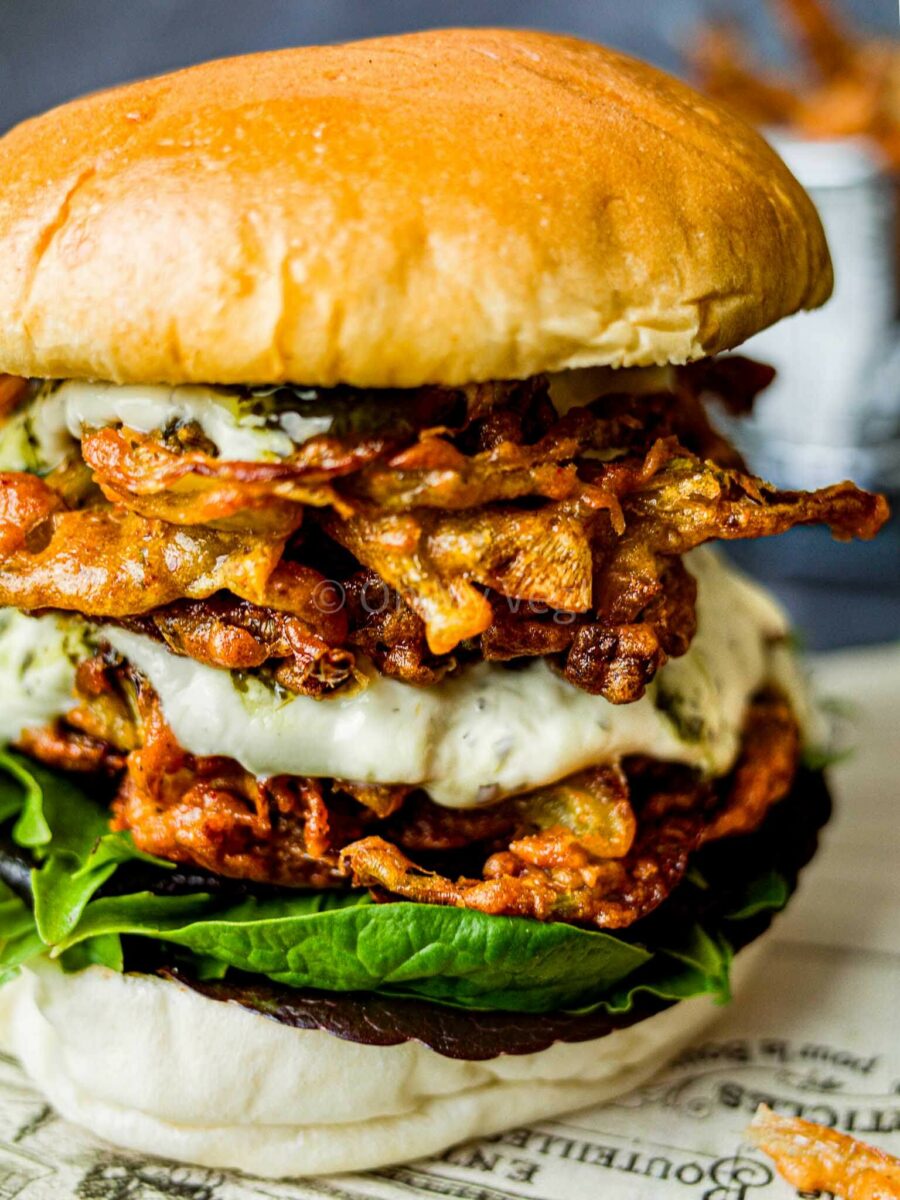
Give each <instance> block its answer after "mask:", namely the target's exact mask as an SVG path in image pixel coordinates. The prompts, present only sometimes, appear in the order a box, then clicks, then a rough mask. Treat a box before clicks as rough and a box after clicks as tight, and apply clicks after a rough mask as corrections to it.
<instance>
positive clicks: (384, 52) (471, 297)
mask: <svg viewBox="0 0 900 1200" xmlns="http://www.w3.org/2000/svg"><path fill="white" fill-rule="evenodd" d="M0 280H2V285H3V287H2V290H3V303H2V308H0V371H7V372H10V373H13V374H20V375H37V376H55V377H75V378H92V379H104V380H113V381H119V382H166V383H186V382H217V383H275V382H282V381H290V382H296V383H308V384H319V385H330V384H335V383H338V382H345V383H350V384H357V385H360V386H369V387H389V386H418V385H421V384H424V383H428V382H440V383H446V384H459V383H465V382H470V381H475V380H483V379H491V378H515V377H524V376H528V375H531V374H534V373H536V372H541V371H559V370H562V369H565V368H569V367H582V366H590V365H602V364H606V365H613V366H632V365H634V366H643V365H651V364H664V363H668V362H673V363H678V362H683V361H685V360H687V359H691V358H697V357H700V356H703V355H707V354H712V353H715V352H717V351H720V350H724V349H727V348H729V347H731V346H734V345H736V344H738V343H739V342H741V341H743V340H744V339H745V338H746V337H748V336H749V335H750V334H752V333H755V332H756V331H758V330H759V329H762V328H763V327H764V326H766V325H769V324H771V323H772V322H773V321H777V320H778V319H779V318H780V317H783V316H786V315H787V314H789V313H792V312H795V311H796V310H798V309H801V308H809V307H814V306H816V305H818V304H821V303H822V302H823V301H824V300H825V299H826V298H827V297H828V294H829V292H830V289H831V267H830V263H829V258H828V251H827V248H826V244H825V239H824V235H823V232H822V228H821V225H820V223H819V220H818V217H817V216H816V213H815V210H814V208H813V206H812V204H811V202H810V200H809V199H808V197H807V196H806V195H805V193H804V192H803V190H802V189H801V188H800V186H799V184H798V183H797V182H796V180H795V179H794V178H793V177H792V176H791V174H790V173H789V172H788V170H787V168H786V167H785V166H784V165H783V164H782V163H781V161H780V160H779V159H778V158H777V157H776V155H775V154H774V152H773V151H772V150H771V149H770V148H769V147H768V145H767V144H766V143H765V142H764V141H763V139H762V138H761V137H759V136H758V135H757V134H756V133H754V132H752V131H751V130H750V129H749V128H747V127H746V126H745V125H744V124H742V123H741V121H739V120H738V119H737V118H736V117H735V116H732V115H730V114H728V113H726V112H725V111H723V110H722V109H720V108H718V107H717V106H716V105H715V104H713V103H712V102H710V101H708V100H705V99H702V98H701V97H700V96H699V95H697V94H696V93H695V92H693V91H692V90H690V89H689V88H688V87H687V86H685V85H684V84H681V83H679V82H677V81H675V80H674V79H671V78H669V77H668V76H666V75H663V74H661V73H660V72H659V71H656V70H654V69H653V68H651V67H649V66H646V65H645V64H643V63H640V62H636V61H635V60H633V59H631V58H628V57H626V56H624V55H621V54H617V53H614V52H613V51H610V50H606V49H604V48H602V47H600V46H596V45H592V44H590V43H587V42H582V41H578V40H576V39H575V38H570V37H558V36H553V35H550V34H544V33H527V32H517V31H511V30H474V29H451V30H444V31H437V32H426V33H417V34H411V35H407V36H403V37H391V38H383V39H379V40H375V41H366V42H356V43H351V44H349V45H343V46H325V47H304V48H300V49H292V50H283V51H278V52H275V53H266V54H255V55H251V56H248V57H243V58H232V59H224V60H221V61H218V62H211V63H206V64H204V65H202V66H198V67H193V68H191V69H189V70H185V71H180V72H178V73H176V74H172V75H167V76H163V77H161V78H158V79H151V80H148V81H144V82H140V83H133V84H130V85H128V86H125V87H119V88H114V89H113V90H111V91H106V92H102V93H100V94H97V95H93V96H88V97H86V98H84V99H81V100H77V101H75V102H73V103H71V104H67V105H64V106H63V107H61V108H57V109H55V110H53V111H52V112H49V113H47V114H45V115H44V116H42V117H38V118H36V119H34V120H31V121H26V122H25V123H24V124H22V125H20V126H18V127H17V128H16V129H14V130H12V132H11V133H9V134H7V136H6V137H5V138H3V139H2V140H0Z"/></svg>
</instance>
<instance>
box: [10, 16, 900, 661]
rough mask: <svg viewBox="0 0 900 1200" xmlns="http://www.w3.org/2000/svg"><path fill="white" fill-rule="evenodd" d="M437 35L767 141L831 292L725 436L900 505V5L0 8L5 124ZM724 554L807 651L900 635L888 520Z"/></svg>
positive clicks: (895, 547) (786, 336) (786, 331)
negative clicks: (733, 124) (462, 37)
mask: <svg viewBox="0 0 900 1200" xmlns="http://www.w3.org/2000/svg"><path fill="white" fill-rule="evenodd" d="M445 24H458V25H459V24H462V25H482V24H502V25H519V26H531V27H536V28H542V29H554V30H562V31H566V32H571V33H576V34H579V35H581V36H584V37H588V38H592V39H594V40H597V41H602V42H606V43H608V44H610V45H613V46H617V47H619V48H621V49H623V50H626V51H628V52H630V53H633V54H636V55H639V56H640V57H642V58H646V59H649V60H650V61H652V62H655V63H657V64H658V65H660V66H662V67H665V68H666V69H668V70H670V71H674V72H676V73H677V74H680V75H682V76H685V77H686V78H689V79H691V80H692V81H693V82H694V83H696V84H699V85H700V86H702V87H704V88H705V89H706V90H707V91H709V92H710V93H711V94H713V95H715V96H717V97H718V98H719V99H721V100H724V101H725V102H726V103H729V104H731V105H732V106H733V107H735V108H736V109H738V110H739V111H740V112H742V114H743V115H744V116H745V117H746V118H747V119H748V120H750V121H752V122H753V123H755V124H757V125H758V126H760V127H761V128H762V129H763V130H764V132H765V133H766V134H767V136H769V137H770V138H771V139H772V140H773V141H774V142H775V143H776V145H777V147H778V148H779V150H780V151H781V153H782V154H783V155H784V157H785V158H786V159H787V161H788V163H789V165H790V166H791V167H792V169H793V170H794V172H795V174H797V175H798V177H799V178H800V180H801V182H803V183H804V184H805V185H806V186H807V187H808V188H809V189H810V191H811V193H812V195H813V198H814V200H815V202H816V204H817V205H818V207H819V210H820V212H821V214H822V217H823V220H824V222H825V225H826V230H827V232H828V235H829V240H830V242H831V246H832V252H833V255H834V258H835V263H836V277H837V287H836V294H835V298H834V300H833V301H832V303H831V304H830V305H829V306H828V307H827V308H826V309H825V310H823V311H822V312H821V313H817V314H811V315H804V316H800V317H796V318H792V319H791V320H789V321H787V322H783V323H782V324H781V325H780V326H779V327H778V329H777V330H774V331H772V332H767V333H764V334H762V335H761V336H759V337H758V338H756V339H753V342H752V343H751V344H750V347H749V351H748V352H749V353H751V354H755V355H756V356H757V357H759V358H763V359H766V360H768V361H770V362H772V363H773V364H774V365H775V366H776V367H778V369H779V377H778V380H777V382H776V384H775V385H774V386H773V388H772V389H770V393H768V394H767V395H766V397H765V398H764V399H763V401H762V402H761V403H760V405H759V407H758V411H757V413H756V414H755V415H754V417H753V418H752V420H750V421H749V422H745V423H743V426H742V427H741V428H737V427H735V428H733V429H732V430H731V433H732V436H734V437H735V438H736V440H738V441H739V443H740V444H741V445H742V447H743V448H744V449H745V450H746V451H747V452H748V454H749V456H750V458H751V461H752V464H753V465H754V467H755V468H756V469H757V470H758V472H759V473H760V474H762V475H765V476H766V477H768V478H770V479H771V480H772V481H773V482H775V483H776V484H778V485H780V486H795V487H801V486H802V487H818V486H822V485H823V484H826V483H829V482H837V481H838V480H840V479H843V478H846V477H848V476H852V477H853V478H854V479H855V480H856V481H857V482H858V483H860V484H862V485H865V486H869V487H877V488H879V489H880V490H883V491H887V492H888V493H889V495H890V496H891V498H892V500H893V506H894V509H895V511H896V510H897V509H898V508H900V332H898V331H900V324H898V315H900V250H898V248H900V221H898V220H897V213H898V204H897V199H898V196H900V184H898V181H900V40H898V38H900V29H898V7H897V0H768V2H765V0H717V2H710V0H627V3H625V2H623V0H504V2H490V0H456V2H455V3H453V4H447V3H442V2H440V0H252V3H248V2H247V0H78V3H72V2H71V0H0V131H2V130H3V129H5V128H7V127H8V126H10V125H12V124H14V123H15V122H17V121H19V120H22V119H23V118H25V117H28V116H30V115H31V114H33V113H37V112H40V111H42V110H43V109H45V108H48V107H49V106H51V105H53V104H56V103H59V102H61V101H64V100H67V99H70V98H71V97H72V96H75V95H78V94H79V93H82V92H86V91H91V90H94V89H97V88H101V87H105V86H108V85H110V84H115V83H119V82H121V81H123V80H127V79H133V78H136V77H139V76H142V75H149V74H154V73H157V72H160V71H165V70H170V69H172V68H174V67H180V66H184V65H187V64H188V63H192V62H196V61H199V60H202V59H206V58H213V57H217V56H220V55H228V54H239V53H243V52H246V51H250V50H261V49H270V48H274V47H278V46H287V45H297V44H303V43H310V42H327V41H338V40H344V39H349V38H357V37H366V36H371V35H376V34H384V33H396V32H400V31H404V30H411V29H420V28H425V27H428V26H434V25H445ZM729 553H731V554H732V556H733V557H734V558H735V559H737V560H738V561H739V562H741V563H742V564H743V565H744V566H746V567H747V568H748V569H749V570H751V571H752V572H753V573H754V574H755V575H757V576H758V577H761V578H764V579H765V580H766V581H767V582H768V583H769V584H770V585H771V586H773V587H774V588H775V590H776V591H777V592H778V593H779V594H780V596H781V598H782V600H783V601H784V602H785V603H786V604H787V605H788V607H789V608H790V609H791V611H792V613H793V616H794V619H795V621H796V622H797V624H798V627H799V628H800V629H801V630H802V631H803V633H804V634H805V637H806V639H807V642H808V644H809V645H810V647H811V648H814V649H820V648H827V647H833V646H841V645H853V644H859V643H865V642H883V641H887V640H890V639H895V638H897V637H900V519H898V517H895V518H894V519H893V520H892V522H891V524H890V526H889V527H888V528H887V529H886V530H885V531H884V532H883V533H882V535H881V536H880V537H879V538H878V539H877V540H876V541H875V542H872V543H868V544H860V543H854V544H853V545H851V546H840V545H837V544H835V543H833V542H832V541H831V540H830V538H829V536H828V534H827V533H824V532H823V531H821V530H798V531H795V532H794V533H792V534H789V535H787V536H785V537H781V538H777V539H767V540H764V541H761V542H755V543H743V544H742V543H735V544H733V545H732V546H731V547H729Z"/></svg>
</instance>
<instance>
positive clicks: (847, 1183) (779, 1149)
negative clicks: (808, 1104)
mask: <svg viewBox="0 0 900 1200" xmlns="http://www.w3.org/2000/svg"><path fill="white" fill-rule="evenodd" d="M747 1137H748V1138H749V1140H750V1141H751V1142H753V1143H754V1144H755V1145H757V1146H758V1147H759V1148H760V1150H764V1151H765V1153H766V1154H768V1155H769V1156H770V1157H771V1158H772V1159H773V1161H774V1163H775V1166H776V1167H777V1168H778V1171H779V1173H780V1174H781V1175H782V1176H783V1177H784V1179H785V1180H787V1182H788V1183H789V1184H790V1185H791V1187H792V1188H796V1189H797V1191H798V1192H800V1193H802V1194H803V1195H819V1194H822V1195H825V1194H826V1193H827V1194H828V1195H834V1196H841V1197H842V1200H900V1159H898V1158H893V1157H892V1156H891V1155H890V1154H885V1152H884V1151H883V1150H877V1149H876V1148H875V1147H874V1146H868V1145H866V1143H865V1142H860V1141H858V1140H857V1139H856V1138H852V1137H848V1136H847V1134H845V1133H839V1132H838V1131H837V1130H836V1129H829V1128H827V1127H826V1126H824V1125H816V1124H814V1123H813V1122H812V1121H804V1120H803V1119H802V1118H800V1117H782V1116H780V1115H778V1114H777V1113H774V1112H772V1110H771V1109H770V1108H767V1107H766V1105H765V1104H761V1105H760V1106H759V1108H758V1109H757V1112H756V1115H755V1116H754V1118H753V1121H752V1123H751V1124H750V1127H749V1128H748V1130H747Z"/></svg>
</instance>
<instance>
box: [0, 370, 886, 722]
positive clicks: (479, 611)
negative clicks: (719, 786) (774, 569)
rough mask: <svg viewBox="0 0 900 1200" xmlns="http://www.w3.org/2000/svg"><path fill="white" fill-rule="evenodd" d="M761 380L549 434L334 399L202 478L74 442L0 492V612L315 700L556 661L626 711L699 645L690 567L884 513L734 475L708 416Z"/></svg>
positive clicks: (162, 447) (453, 396)
mask: <svg viewBox="0 0 900 1200" xmlns="http://www.w3.org/2000/svg"><path fill="white" fill-rule="evenodd" d="M770 378H771V371H770V369H768V368H762V367H758V366H756V364H752V363H749V362H748V361H747V360H744V359H739V358H736V357H727V358H724V359H717V360H713V361H709V362H702V363H697V364H692V365H691V366H689V367H684V368H679V369H678V371H677V372H676V373H675V384H674V391H663V392H659V393H657V394H651V395H604V396H602V397H600V398H599V399H597V400H595V401H593V402H592V403H591V404H587V405H575V406H573V407H570V408H569V409H568V411H565V412H563V413H562V415H559V414H558V413H557V412H556V410H555V409H554V406H553V404H552V402H551V390H550V387H549V384H548V381H547V380H546V379H543V378H541V377H536V378H534V379H531V380H528V381H525V382H523V383H518V384H517V383H493V384H482V385H477V386H475V387H471V388H465V389H456V390H454V389H442V388H423V389H418V390H417V391H414V392H411V393H403V394H402V395H398V396H395V394H394V393H388V394H386V395H385V394H382V395H380V396H378V397H374V398H370V403H369V404H368V408H367V409H366V406H363V408H364V409H365V411H366V412H367V414H368V415H366V416H365V419H363V418H362V416H361V411H360V401H359V397H357V396H351V397H349V401H352V403H349V406H345V407H346V411H344V409H342V396H343V397H344V399H345V400H347V399H348V397H346V396H344V392H343V391H342V390H341V389H338V390H337V393H335V394H333V395H332V394H329V397H328V399H327V404H326V407H327V409H328V411H329V412H332V411H333V413H334V414H335V415H334V417H333V426H334V432H332V433H329V434H327V435H320V436H318V437H314V438H312V439H310V440H309V441H308V442H306V443H304V444H303V445H302V446H300V447H299V448H298V449H297V451H296V452H295V453H294V454H293V455H291V456H290V457H288V458H285V459H282V460H279V461H274V462H260V463H245V462H233V461H227V460H222V459H219V458H218V457H216V455H215V447H213V446H211V445H210V444H209V443H207V442H205V441H204V438H203V436H202V435H201V434H200V433H199V432H198V430H197V429H196V428H194V427H191V426H185V427H183V428H181V429H177V430H175V431H174V432H173V431H162V432H161V433H159V434H157V435H144V434H136V433H134V432H133V431H129V430H127V429H121V428H112V427H109V428H104V429H97V430H88V431H86V432H85V434H84V436H83V440H82V453H83V455H84V458H85V462H86V464H87V466H86V465H85V464H79V467H80V470H74V469H73V466H72V464H69V465H67V466H65V467H63V468H60V469H59V471H57V472H54V473H53V475H52V476H50V477H48V478H47V479H46V480H44V481H41V480H37V479H36V478H35V477H33V476H28V475H24V474H23V475H7V476H3V477H2V478H0V603H5V604H13V605H15V606H17V607H19V608H24V609H38V608H52V607H55V608H62V609H69V610H75V611H80V612H82V613H85V614H86V615H88V616H90V617H100V618H104V619H110V618H112V619H117V620H122V621H125V622H128V621H131V622H132V623H134V624H136V625H139V627H140V628H141V629H142V630H143V631H144V632H149V633H151V634H152V635H153V636H157V637H160V638H162V639H163V640H165V641H166V642H167V644H168V645H169V647H170V648H171V649H173V650H174V651H175V652H176V653H181V654H187V655H191V656H193V657H195V658H197V659H198V660H199V661H201V662H205V663H208V664H211V665H214V666H220V667H223V668H231V669H241V670H257V669H260V668H261V667H265V668H266V670H267V671H270V672H272V673H274V674H275V677H276V679H277V681H278V682H279V683H280V684H281V686H283V687H285V688H288V689H290V690H293V691H299V692H305V693H307V694H320V693H322V692H325V691H328V690H331V689H333V688H335V687H339V686H342V685H344V684H346V683H348V682H349V681H350V680H352V679H353V678H354V677H355V653H356V651H357V650H361V651H363V652H365V653H367V654H369V655H370V657H371V658H372V659H373V660H374V661H375V663H376V666H378V667H379V668H380V669H381V670H383V671H385V672H386V673H389V674H392V675H395V676H397V677H398V678H401V679H404V680H406V681H408V682H413V683H418V684H425V685H427V684H430V683H433V682H436V681H437V679H439V678H440V677H441V676H442V675H443V674H444V673H446V671H448V670H452V669H453V666H454V665H455V662H456V661H457V660H458V659H463V658H476V657H482V658H485V659H498V660H507V659H511V658H516V657H525V656H530V655H549V656H552V658H553V661H554V664H555V665H557V666H558V668H559V669H560V670H561V671H562V672H563V673H564V674H565V676H566V678H567V679H569V680H570V682H572V683H573V684H574V685H575V686H577V687H579V688H581V689H583V690H585V691H589V692H591V693H594V694H597V695H602V696H604V697H605V698H606V699H607V700H609V701H611V702H612V703H616V704H619V703H628V702H630V701H633V700H636V699H638V698H640V696H641V695H642V694H643V692H644V690H645V688H646V686H647V684H648V682H649V681H650V680H651V679H652V678H653V676H654V675H655V673H656V672H657V671H658V670H659V668H660V667H661V666H662V665H663V664H664V663H665V661H666V660H667V658H669V657H673V656H676V655H678V654H682V653H684V652H685V650H686V649H687V648H688V646H689V644H690V640H691V638H692V636H693V633H694V628H695V624H696V619H695V614H694V598H695V590H694V584H693V581H692V580H691V578H690V575H689V573H688V572H687V571H686V570H685V569H684V568H683V566H682V565H681V563H680V561H679V560H680V556H681V555H683V554H685V553H686V552H688V551H689V550H691V549H692V548H693V547H695V546H698V545H700V544H702V543H703V542H706V541H710V540H714V539H717V538H719V539H730V538H738V537H761V536H765V535H767V534H772V533H779V532H782V531H784V530H787V529H790V528H792V527H793V526H795V525H798V524H810V523H824V524H827V525H829V526H830V527H831V529H832V531H833V532H834V534H835V536H836V537H839V538H844V537H851V536H858V537H871V536H872V535H873V534H874V533H875V532H876V531H877V529H878V528H879V526H880V525H881V524H882V523H883V521H884V520H885V519H886V517H887V505H886V503H885V501H884V500H883V499H882V498H881V497H877V496H871V495H868V494H867V493H865V492H861V491H859V490H857V489H856V488H854V487H853V485H852V484H848V483H845V484H839V485H836V486H835V487H832V488H825V489H822V490H821V491H819V492H811V493H798V492H780V491H777V490H776V489H774V488H771V487H770V486H769V485H768V484H765V483H764V482H763V481H761V480H759V479H756V478H754V477H753V476H751V475H748V474H747V473H746V471H745V470H744V468H743V465H742V463H741V461H740V457H739V456H738V455H737V454H736V452H735V451H734V450H733V449H732V448H731V447H730V446H729V445H728V443H727V442H726V441H725V440H724V439H723V438H722V437H721V436H720V435H719V434H718V433H717V432H716V431H715V429H714V428H713V426H712V425H711V424H710V421H709V419H708V416H707V414H706V409H705V407H704V402H705V400H706V399H707V398H709V397H715V398H717V399H718V400H720V401H721V402H722V403H723V404H724V405H725V407H727V408H729V409H730V410H731V411H733V412H737V411H745V410H746V409H747V408H748V407H749V405H750V404H751V403H752V400H753V397H754V395H755V394H756V392H757V391H758V390H759V389H760V388H761V387H763V386H765V384H766V383H767V382H768V381H769V379H770ZM344 391H346V389H345V390H344ZM304 396H305V393H304ZM315 396H319V393H315ZM324 396H325V393H322V394H321V397H324ZM321 397H320V399H321ZM316 403H318V401H316ZM91 471H92V472H93V475H92V476H91V474H90V472H91ZM85 473H87V481H86V480H85ZM97 484H99V485H100V487H101V488H102V489H103V492H102V494H101V493H100V492H99V490H98V489H97ZM90 489H93V492H91V490H90ZM104 495H105V497H106V499H104ZM109 501H113V502H114V506H113V507H110V506H109ZM306 505H310V506H312V507H311V508H309V509H308V510H307V514H308V515H307V518H306V526H305V528H304V530H303V533H302V538H303V540H302V542H301V541H300V537H301V535H300V533H298V532H297V531H298V527H299V525H300V522H301V517H302V515H303V513H304V506H306ZM310 538H311V539H312V543H316V541H317V539H318V542H321V543H322V544H323V546H324V550H323V551H322V555H321V561H320V560H319V559H316V558H315V552H314V551H310V549H309V545H310V540H309V539H310ZM285 553H287V557H286V558H282V555H283V554H285ZM310 555H312V561H311V560H310ZM299 559H303V560H304V563H303V565H302V566H301V565H300V564H299V562H298V561H297V560H299ZM279 560H280V562H279ZM313 561H315V562H316V564H317V566H316V568H314V566H313ZM276 564H278V565H276ZM319 567H321V570H318V568H319ZM323 572H327V573H328V574H330V575H331V578H333V579H335V580H336V581H338V582H339V583H340V585H341V587H342V588H343V587H346V593H345V595H346V600H347V603H348V610H349V612H348V614H347V615H348V616H349V621H348V620H344V621H343V622H342V621H337V620H334V619H331V615H332V606H331V605H330V604H329V603H328V602H327V600H326V597H325V595H324V594H323V593H322V592H321V590H319V591H317V589H321V587H322V586H323V585H324V584H325V583H326V575H325V574H323ZM332 572H333V574H332ZM285 579H290V580H291V581H292V582H291V584H290V587H288V586H286V585H284V580H285ZM379 585H380V586H381V588H382V591H383V594H384V599H385V601H386V603H387V604H388V605H389V607H385V606H382V609H381V610H379V611H378V612H375V611H372V610H371V607H370V606H368V605H367V604H365V603H363V597H364V596H365V595H369V594H371V593H372V591H373V590H376V589H377V587H378V586H379ZM228 593H230V594H228ZM242 602H244V603H242ZM288 618H296V619H297V620H296V621H294V620H291V621H289V620H288ZM298 621H299V622H300V623H302V625H303V626H304V628H302V627H301V625H300V624H298V623H297V622H298Z"/></svg>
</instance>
